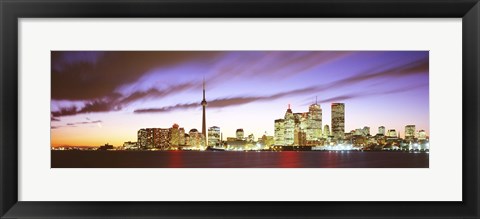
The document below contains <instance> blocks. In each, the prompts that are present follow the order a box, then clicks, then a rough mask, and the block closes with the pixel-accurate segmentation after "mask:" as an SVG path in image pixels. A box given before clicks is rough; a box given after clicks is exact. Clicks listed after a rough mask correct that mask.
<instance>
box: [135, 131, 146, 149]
mask: <svg viewBox="0 0 480 219" xmlns="http://www.w3.org/2000/svg"><path fill="white" fill-rule="evenodd" d="M137 143H138V147H140V149H146V148H147V130H145V129H140V130H138V132H137Z"/></svg>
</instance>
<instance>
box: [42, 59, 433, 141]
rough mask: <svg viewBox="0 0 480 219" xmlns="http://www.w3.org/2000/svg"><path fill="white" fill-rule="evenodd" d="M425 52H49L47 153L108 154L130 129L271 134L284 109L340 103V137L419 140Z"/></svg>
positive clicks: (425, 93)
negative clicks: (50, 149)
mask: <svg viewBox="0 0 480 219" xmlns="http://www.w3.org/2000/svg"><path fill="white" fill-rule="evenodd" d="M428 63H429V59H428V51H368V52H361V51H341V52H336V51H225V52H222V51H218V52H216V51H212V52H205V51H176V52H170V51H158V52H157V51H151V52H150V51H108V52H103V51H52V52H51V76H52V80H51V82H52V91H51V92H52V93H51V97H52V101H51V139H52V146H59V145H72V146H73V145H77V146H99V145H103V144H105V143H110V144H113V145H115V146H119V145H122V144H123V142H125V141H137V131H138V129H140V128H169V127H171V126H172V125H173V124H174V123H177V124H179V125H180V127H184V128H185V131H186V132H188V131H189V130H190V129H192V128H196V129H198V130H201V124H202V123H201V122H202V117H201V116H202V114H201V112H202V111H201V105H200V102H201V100H202V80H203V78H205V81H206V99H207V103H208V105H207V116H206V117H207V127H210V126H219V127H220V129H221V132H222V133H223V137H224V139H226V138H227V137H233V136H235V130H236V129H237V128H243V129H244V131H245V135H248V134H250V133H253V134H254V135H255V138H258V137H261V136H262V135H263V134H264V133H265V132H267V134H268V135H273V134H274V120H275V119H278V118H283V116H284V114H285V111H286V109H287V106H288V104H291V108H292V110H293V111H294V112H306V111H308V105H310V104H312V103H314V102H315V98H316V97H317V98H318V103H319V104H320V106H321V108H322V110H323V124H322V128H323V125H325V124H328V125H329V126H330V120H331V118H330V114H331V108H330V105H331V103H333V102H342V103H345V130H346V132H349V131H350V130H353V129H356V128H362V127H364V126H369V127H370V130H371V134H373V135H375V134H376V133H377V130H378V126H382V125H383V126H385V127H386V128H387V129H396V130H397V131H400V132H401V136H403V135H404V127H405V125H409V124H414V125H416V128H417V130H419V129H424V130H426V131H427V133H429V88H428V87H429V84H428V82H429V72H428V70H429V64H428Z"/></svg>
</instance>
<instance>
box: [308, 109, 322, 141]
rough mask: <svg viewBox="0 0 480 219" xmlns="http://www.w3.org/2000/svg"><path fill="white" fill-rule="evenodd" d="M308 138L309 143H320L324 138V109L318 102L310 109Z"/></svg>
mask: <svg viewBox="0 0 480 219" xmlns="http://www.w3.org/2000/svg"><path fill="white" fill-rule="evenodd" d="M306 136H307V137H306V138H307V139H306V140H307V141H318V140H319V139H320V138H322V108H321V107H320V105H319V104H317V101H315V104H312V105H310V106H309V107H308V121H307V130H306Z"/></svg>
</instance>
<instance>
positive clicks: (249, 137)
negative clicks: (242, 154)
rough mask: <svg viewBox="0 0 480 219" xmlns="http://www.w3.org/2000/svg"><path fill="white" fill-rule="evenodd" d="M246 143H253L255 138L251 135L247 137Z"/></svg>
mask: <svg viewBox="0 0 480 219" xmlns="http://www.w3.org/2000/svg"><path fill="white" fill-rule="evenodd" d="M247 140H248V142H255V136H254V135H253V134H250V135H248V139H247Z"/></svg>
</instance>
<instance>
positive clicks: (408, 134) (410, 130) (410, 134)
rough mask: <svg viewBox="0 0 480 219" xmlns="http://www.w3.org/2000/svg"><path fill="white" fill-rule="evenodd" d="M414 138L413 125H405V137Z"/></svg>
mask: <svg viewBox="0 0 480 219" xmlns="http://www.w3.org/2000/svg"><path fill="white" fill-rule="evenodd" d="M414 138H415V125H407V126H405V139H408V140H413V139H414Z"/></svg>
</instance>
